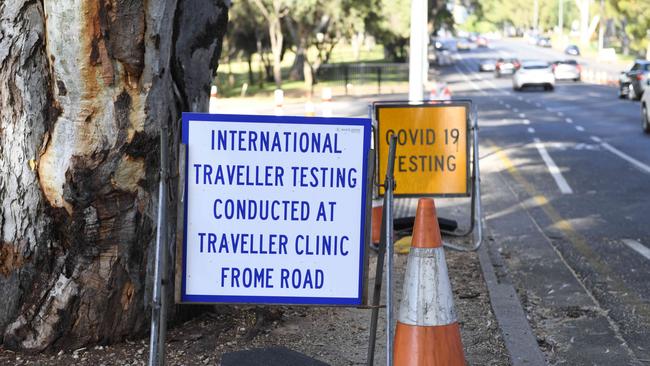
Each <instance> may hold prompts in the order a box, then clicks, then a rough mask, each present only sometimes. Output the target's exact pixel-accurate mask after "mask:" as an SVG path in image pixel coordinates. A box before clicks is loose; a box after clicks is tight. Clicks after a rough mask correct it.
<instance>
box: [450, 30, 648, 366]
mask: <svg viewBox="0 0 650 366" xmlns="http://www.w3.org/2000/svg"><path fill="white" fill-rule="evenodd" d="M502 55H513V56H515V57H519V58H520V59H543V60H553V59H557V58H567V57H566V56H564V55H561V54H559V53H557V52H556V51H554V50H548V49H540V48H538V47H535V46H531V45H527V44H525V43H523V42H513V41H501V42H495V43H494V44H493V45H492V47H491V48H490V49H477V50H473V51H471V52H467V53H461V54H459V55H458V60H457V61H456V63H455V64H454V65H453V66H450V67H446V68H444V69H442V70H441V78H442V79H443V80H445V81H446V82H447V83H448V84H449V85H450V87H451V88H452V91H453V92H454V97H459V98H462V97H466V98H471V99H472V100H473V102H474V103H476V105H477V106H478V113H479V125H480V127H481V130H480V136H481V148H482V154H481V163H482V165H483V167H484V168H483V171H482V181H483V186H484V192H485V196H484V200H483V202H484V204H485V207H486V226H487V228H488V230H489V231H490V232H491V235H492V237H491V242H490V243H489V245H491V246H494V247H495V248H496V249H497V250H495V251H492V253H493V255H496V256H501V258H496V259H497V261H498V260H502V261H503V263H505V266H506V271H507V272H508V273H509V275H510V278H512V279H513V282H514V283H515V286H516V288H517V290H518V293H519V296H520V298H521V300H522V303H523V305H524V307H525V309H526V310H527V311H528V316H529V318H530V321H531V325H532V326H533V328H534V329H535V332H536V334H537V337H538V343H539V344H540V347H541V348H542V349H543V350H544V351H545V353H546V356H547V359H548V360H549V362H550V363H552V364H571V365H582V364H598V365H628V364H650V281H649V278H650V249H649V248H650V225H648V224H649V223H650V193H649V192H650V191H649V188H650V136H649V135H646V134H643V132H642V129H641V117H640V106H639V103H638V102H631V101H628V100H621V99H618V98H617V90H616V88H613V87H607V86H601V85H591V84H586V83H573V82H566V83H563V82H562V83H558V85H557V86H556V88H555V91H553V92H545V91H542V90H541V89H539V90H526V91H524V92H515V91H513V90H512V84H511V80H510V79H509V78H504V79H495V78H493V76H492V75H491V74H490V73H487V74H486V73H479V72H478V64H479V62H480V60H482V59H484V58H495V57H499V56H502Z"/></svg>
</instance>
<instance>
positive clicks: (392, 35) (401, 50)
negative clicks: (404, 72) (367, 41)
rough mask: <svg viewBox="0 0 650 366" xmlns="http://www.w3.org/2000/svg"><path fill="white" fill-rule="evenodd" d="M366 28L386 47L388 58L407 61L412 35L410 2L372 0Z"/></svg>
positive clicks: (404, 0) (403, 0) (408, 0)
mask: <svg viewBox="0 0 650 366" xmlns="http://www.w3.org/2000/svg"><path fill="white" fill-rule="evenodd" d="M372 5H373V6H372V11H371V12H370V13H369V14H368V18H367V21H366V27H367V29H368V31H369V32H370V33H371V34H372V35H374V36H375V37H376V38H377V40H378V41H379V43H381V44H383V45H384V51H385V53H386V58H388V59H392V60H394V61H404V60H405V59H406V45H407V44H408V40H409V33H410V24H411V23H410V17H411V1H410V0H372Z"/></svg>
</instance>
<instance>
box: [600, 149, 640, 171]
mask: <svg viewBox="0 0 650 366" xmlns="http://www.w3.org/2000/svg"><path fill="white" fill-rule="evenodd" d="M600 145H601V146H602V147H604V148H605V149H607V150H609V151H610V152H612V153H613V154H614V155H617V156H618V157H619V158H621V159H623V160H626V161H627V162H629V163H631V164H632V165H634V166H636V167H637V168H639V169H641V171H643V172H645V173H648V174H650V166H647V165H645V164H643V163H642V162H640V161H638V160H636V159H635V158H633V157H631V156H630V155H628V154H626V153H624V152H622V151H621V150H619V149H617V148H615V147H614V146H612V145H610V144H608V143H606V142H602V143H601V144H600Z"/></svg>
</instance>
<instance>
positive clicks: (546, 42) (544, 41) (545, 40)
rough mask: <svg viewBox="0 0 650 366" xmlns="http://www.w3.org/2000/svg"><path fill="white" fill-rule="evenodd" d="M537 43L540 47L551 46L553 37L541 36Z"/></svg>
mask: <svg viewBox="0 0 650 366" xmlns="http://www.w3.org/2000/svg"><path fill="white" fill-rule="evenodd" d="M537 45H538V46H540V47H547V48H548V47H551V39H550V38H548V37H539V39H537Z"/></svg>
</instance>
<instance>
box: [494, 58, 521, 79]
mask: <svg viewBox="0 0 650 366" xmlns="http://www.w3.org/2000/svg"><path fill="white" fill-rule="evenodd" d="M517 67H519V60H517V59H516V58H500V59H498V60H497V62H496V64H495V65H494V77H497V78H500V77H501V76H503V75H505V74H512V73H514V72H515V70H516V69H517Z"/></svg>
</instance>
